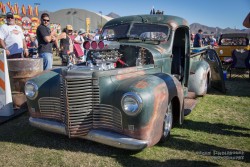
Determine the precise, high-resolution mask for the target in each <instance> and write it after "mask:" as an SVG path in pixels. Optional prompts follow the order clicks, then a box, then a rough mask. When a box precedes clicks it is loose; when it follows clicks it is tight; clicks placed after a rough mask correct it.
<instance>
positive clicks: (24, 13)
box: [22, 5, 26, 15]
mask: <svg viewBox="0 0 250 167" xmlns="http://www.w3.org/2000/svg"><path fill="white" fill-rule="evenodd" d="M22 13H23V15H26V8H25V6H24V5H22Z"/></svg>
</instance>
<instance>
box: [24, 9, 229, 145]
mask: <svg viewBox="0 0 250 167" xmlns="http://www.w3.org/2000/svg"><path fill="white" fill-rule="evenodd" d="M102 30H103V31H102V35H101V39H104V40H101V41H86V42H85V43H84V47H85V49H88V50H89V51H88V56H87V62H86V63H83V64H79V65H76V66H73V65H70V66H68V67H61V68H56V69H52V70H48V71H44V72H43V73H41V74H40V75H38V76H36V77H34V78H32V79H30V80H29V81H27V83H26V85H25V93H26V95H27V104H28V109H29V113H30V119H29V122H30V124H31V125H32V126H34V127H37V128H40V129H43V130H47V131H51V132H55V133H60V134H64V135H67V136H69V137H70V138H75V137H76V138H83V139H88V140H92V141H95V142H99V143H103V144H106V145H110V146H113V147H118V148H123V149H129V150H141V149H144V148H146V147H150V146H153V145H155V144H156V143H158V142H160V141H162V142H164V141H166V139H167V138H169V135H170V130H171V128H172V127H173V126H174V125H177V124H182V123H183V120H184V114H185V113H184V108H185V109H192V108H193V107H194V105H195V104H196V100H195V99H193V98H194V97H195V96H193V95H199V96H202V95H205V94H206V93H207V90H208V88H209V86H210V85H212V86H215V87H217V88H218V89H220V90H222V91H225V85H224V80H222V77H223V74H222V70H221V69H222V68H221V64H220V60H219V58H218V55H217V54H216V52H215V51H214V50H212V49H204V48H201V49H200V50H198V51H197V50H196V51H195V52H196V53H194V52H191V48H190V34H189V32H190V31H189V24H188V22H187V21H186V20H185V19H183V18H180V17H177V16H168V15H159V14H158V15H135V16H126V17H120V18H116V19H112V20H110V21H109V22H107V23H106V24H105V25H104V27H103V29H102Z"/></svg>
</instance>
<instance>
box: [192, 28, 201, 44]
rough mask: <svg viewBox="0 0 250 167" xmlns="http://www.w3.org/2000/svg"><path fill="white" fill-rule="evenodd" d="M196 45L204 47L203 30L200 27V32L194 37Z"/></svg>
mask: <svg viewBox="0 0 250 167" xmlns="http://www.w3.org/2000/svg"><path fill="white" fill-rule="evenodd" d="M193 46H194V47H202V46H203V43H202V30H201V29H199V30H198V33H197V34H195V37H194V45H193Z"/></svg>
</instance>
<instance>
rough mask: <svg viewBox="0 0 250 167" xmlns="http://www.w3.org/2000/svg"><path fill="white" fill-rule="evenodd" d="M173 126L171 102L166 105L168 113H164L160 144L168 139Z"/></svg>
mask: <svg viewBox="0 0 250 167" xmlns="http://www.w3.org/2000/svg"><path fill="white" fill-rule="evenodd" d="M172 125H173V107H172V102H170V103H169V105H168V111H167V112H166V114H165V116H164V120H163V132H162V137H161V140H160V142H161V143H164V142H165V141H166V140H167V139H168V138H169V137H170V130H171V129H172Z"/></svg>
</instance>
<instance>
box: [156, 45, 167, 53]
mask: <svg viewBox="0 0 250 167" xmlns="http://www.w3.org/2000/svg"><path fill="white" fill-rule="evenodd" d="M155 49H156V50H157V51H158V52H160V53H165V52H166V49H164V48H162V47H160V46H157V47H156V48H155Z"/></svg>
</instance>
